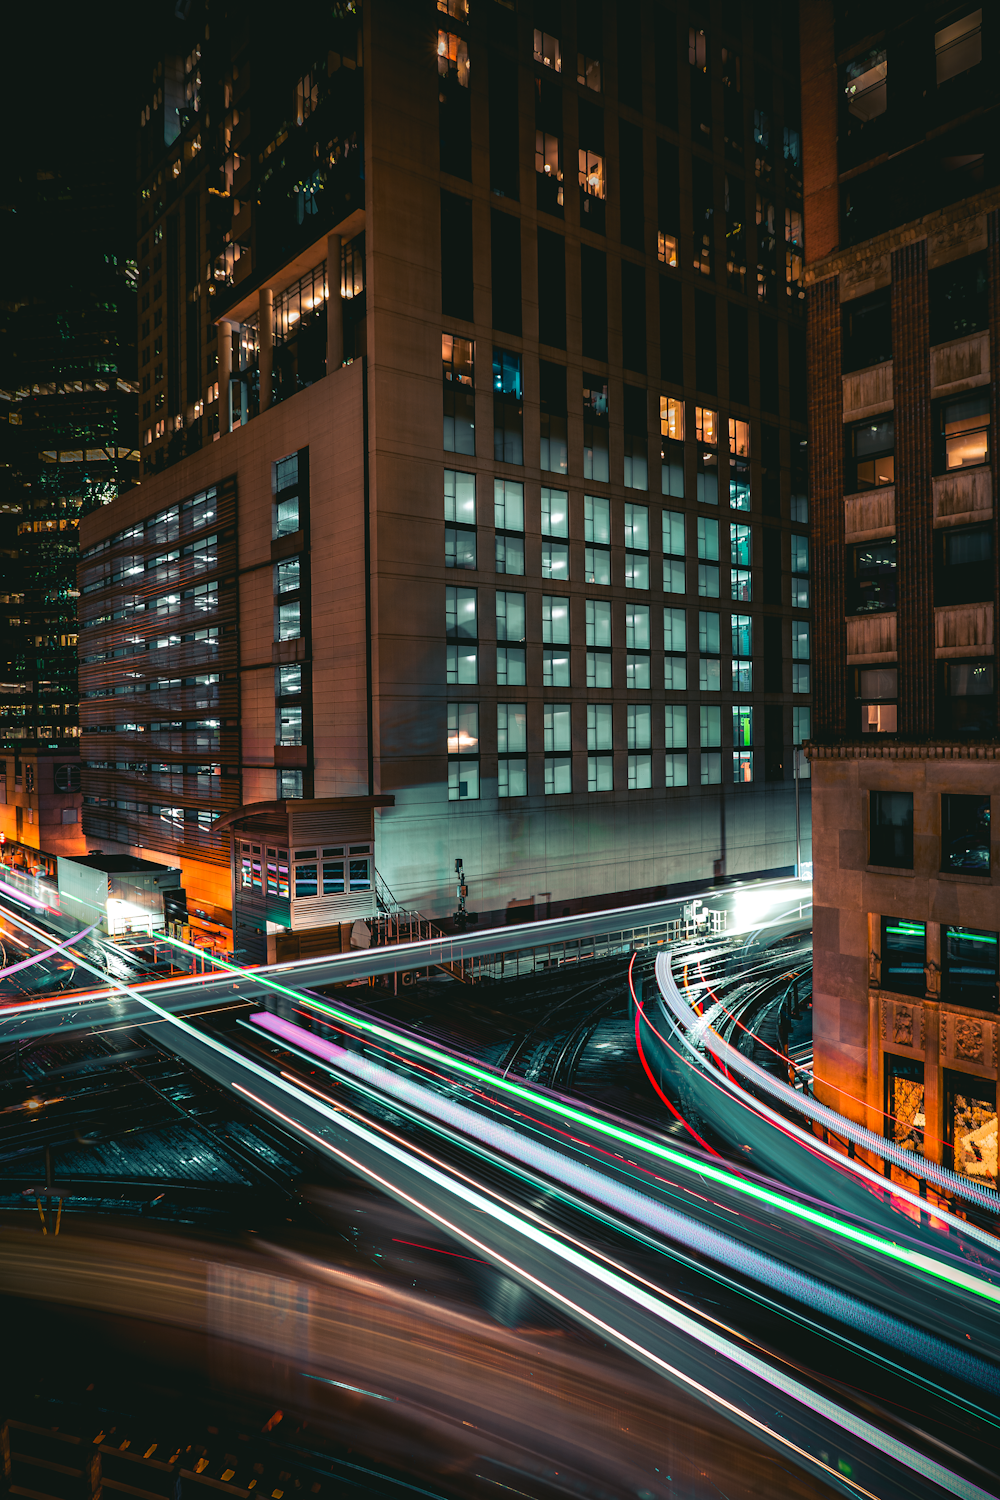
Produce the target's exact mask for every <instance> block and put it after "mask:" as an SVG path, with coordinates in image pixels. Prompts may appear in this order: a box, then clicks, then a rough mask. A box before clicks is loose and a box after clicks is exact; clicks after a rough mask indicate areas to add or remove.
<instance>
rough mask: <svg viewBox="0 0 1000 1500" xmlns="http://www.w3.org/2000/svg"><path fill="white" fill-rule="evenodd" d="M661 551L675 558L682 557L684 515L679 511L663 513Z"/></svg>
mask: <svg viewBox="0 0 1000 1500" xmlns="http://www.w3.org/2000/svg"><path fill="white" fill-rule="evenodd" d="M663 550H664V552H667V553H673V555H674V556H675V557H683V556H684V514H683V512H682V511H679V510H665V511H664V512H663Z"/></svg>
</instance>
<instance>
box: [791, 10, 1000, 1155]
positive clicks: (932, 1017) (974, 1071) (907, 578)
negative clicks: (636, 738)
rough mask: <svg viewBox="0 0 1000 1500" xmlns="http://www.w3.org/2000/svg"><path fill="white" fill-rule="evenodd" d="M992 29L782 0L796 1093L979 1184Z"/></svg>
mask: <svg viewBox="0 0 1000 1500" xmlns="http://www.w3.org/2000/svg"><path fill="white" fill-rule="evenodd" d="M997 22H998V18H997V17H996V16H994V15H993V14H992V12H990V11H989V10H988V9H982V10H979V9H974V8H973V7H971V6H969V7H965V8H961V7H960V8H958V9H957V10H954V11H951V12H948V14H947V15H946V14H944V12H942V11H940V10H939V9H938V8H935V7H933V6H930V5H925V6H919V7H917V6H914V7H911V8H910V10H909V13H907V14H904V13H902V12H901V11H900V10H899V8H898V7H893V6H884V7H879V6H874V7H872V6H868V7H865V9H864V11H863V12H862V10H861V8H860V7H855V6H848V5H835V4H834V5H830V4H818V3H817V4H807V5H805V6H804V8H803V27H802V35H803V54H802V55H803V67H802V73H803V101H804V113H805V118H804V136H805V194H806V196H805V202H806V235H807V245H808V247H809V258H808V260H807V266H806V281H807V297H808V303H809V332H810V347H809V406H810V500H811V504H812V507H813V521H814V532H813V543H814V549H815V559H816V674H817V678H816V698H815V722H814V739H813V743H812V745H811V746H810V747H809V749H808V751H807V753H808V756H809V758H810V761H811V767H812V782H813V815H814V819H815V830H816V840H815V889H814V896H815V929H814V941H815V973H814V1000H813V1014H814V1039H815V1068H816V1080H817V1082H816V1088H817V1094H818V1095H820V1096H821V1097H822V1098H824V1100H826V1102H828V1103H830V1104H833V1105H834V1106H835V1107H837V1108H839V1109H841V1110H843V1111H845V1112H846V1113H848V1114H850V1115H852V1116H854V1117H855V1118H857V1119H862V1120H866V1121H867V1123H868V1124H869V1125H870V1126H871V1128H873V1129H876V1130H879V1131H883V1130H884V1131H885V1132H886V1133H887V1134H889V1135H890V1136H893V1137H894V1138H895V1139H897V1140H898V1141H899V1142H900V1143H901V1144H903V1145H905V1146H907V1147H908V1148H910V1149H913V1150H914V1151H919V1152H923V1153H925V1154H926V1155H927V1156H929V1157H931V1158H933V1159H934V1160H938V1161H941V1160H945V1161H947V1162H949V1163H953V1164H954V1166H955V1169H956V1170H957V1171H960V1172H967V1173H970V1174H972V1175H974V1176H976V1177H977V1178H979V1179H980V1180H983V1181H985V1182H988V1183H990V1184H995V1183H996V1180H997V1119H996V1079H997V1047H998V1041H1000V1034H998V1033H1000V1023H998V1018H997V1017H998V989H997V977H998V971H997V954H998V931H997V929H998V928H1000V901H998V889H997V873H996V872H997V864H996V856H995V855H994V854H993V847H994V844H995V836H994V835H992V833H991V819H990V814H991V804H992V799H994V798H995V797H996V796H997V795H998V793H1000V760H998V745H1000V735H998V730H997V723H998V721H997V714H996V693H997V681H998V672H997V658H996V651H997V644H996V642H997V637H996V627H995V620H996V612H997V608H998V603H1000V601H998V594H997V590H998V576H997V556H998V547H997V533H996V525H997V522H996V503H995V499H994V496H995V494H996V485H997V472H996V463H997V459H996V443H995V439H994V438H993V436H992V430H993V424H994V421H995V417H996V393H997V375H996V371H997V356H998V342H997V341H998V332H1000V321H998V320H1000V296H998V292H1000V279H998V273H1000V262H998V233H1000V217H998V212H1000V163H998V161H997V157H996V153H995V147H994V143H995V140H996V138H997V128H998V123H1000V122H998V113H997V109H998V92H997V83H996V68H995V64H996V61H997V57H998V52H1000V34H998V30H997Z"/></svg>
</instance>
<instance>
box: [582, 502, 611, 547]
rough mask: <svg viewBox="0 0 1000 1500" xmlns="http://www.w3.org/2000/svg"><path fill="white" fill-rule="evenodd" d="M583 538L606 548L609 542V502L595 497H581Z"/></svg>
mask: <svg viewBox="0 0 1000 1500" xmlns="http://www.w3.org/2000/svg"><path fill="white" fill-rule="evenodd" d="M583 538H584V541H587V542H598V543H600V544H601V545H603V546H608V545H609V544H610V542H611V501H610V500H606V499H602V498H601V497H600V496H596V495H584V497H583Z"/></svg>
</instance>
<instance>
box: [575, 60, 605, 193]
mask: <svg viewBox="0 0 1000 1500" xmlns="http://www.w3.org/2000/svg"><path fill="white" fill-rule="evenodd" d="M576 81H577V83H579V84H580V85H581V86H582V87H583V88H588V89H593V90H594V92H595V93H596V94H599V93H600V92H601V63H600V59H599V58H596V57H587V56H586V55H585V54H584V53H583V52H578V53H577V54H576ZM602 196H603V195H602Z"/></svg>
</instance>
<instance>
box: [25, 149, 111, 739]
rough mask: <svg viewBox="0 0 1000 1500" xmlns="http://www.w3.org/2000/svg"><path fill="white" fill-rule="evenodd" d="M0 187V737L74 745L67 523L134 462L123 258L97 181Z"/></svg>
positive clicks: (72, 537) (105, 193)
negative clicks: (0, 198) (0, 213)
mask: <svg viewBox="0 0 1000 1500" xmlns="http://www.w3.org/2000/svg"><path fill="white" fill-rule="evenodd" d="M5 190H6V193H7V194H9V197H7V198H6V200H5V202H6V207H7V208H8V210H9V211H8V212H7V213H6V214H5V230H4V236H3V245H2V249H0V285H2V287H3V297H2V301H0V678H2V681H0V746H2V747H3V748H5V749H7V750H8V751H15V752H18V753H19V752H21V751H22V750H24V751H25V752H26V753H27V752H28V751H32V750H34V749H35V748H36V747H37V748H38V749H39V750H41V751H42V752H47V751H48V750H54V751H68V752H71V753H72V754H74V755H75V754H76V751H77V748H78V736H79V713H78V703H79V695H78V688H77V608H76V605H77V592H76V564H77V557H78V552H79V525H80V519H81V517H82V516H85V515H87V514H89V512H90V511H92V510H94V509H95V508H97V507H99V506H101V505H105V504H107V503H108V502H109V501H110V500H111V499H113V498H114V496H115V495H117V494H118V493H119V492H120V491H121V490H123V489H127V488H128V487H129V485H131V484H132V483H134V482H135V480H136V479H137V478H138V477H139V472H140V462H139V449H138V443H137V439H136V432H135V421H136V382H135V336H136V334H135V263H134V261H133V260H132V259H131V253H132V247H131V245H129V244H128V243H127V242H126V244H125V247H124V248H125V249H127V250H128V254H125V253H124V250H123V245H122V241H121V234H120V231H119V225H120V220H121V204H120V201H118V200H116V196H115V190H114V187H113V186H111V185H109V184H108V183H107V182H102V181H100V180H98V181H96V182H95V181H93V180H91V179H88V178H81V177H80V175H79V174H75V175H74V174H66V175H64V174H61V173H60V172H57V171H49V170H38V171H37V172H35V173H32V174H30V175H29V174H25V176H24V177H23V178H21V179H19V180H18V181H16V182H12V183H7V184H5ZM118 194H119V198H120V189H119V190H118ZM67 244H72V246H73V254H72V256H70V257H67V255H66V248H65V247H66V245H67Z"/></svg>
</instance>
